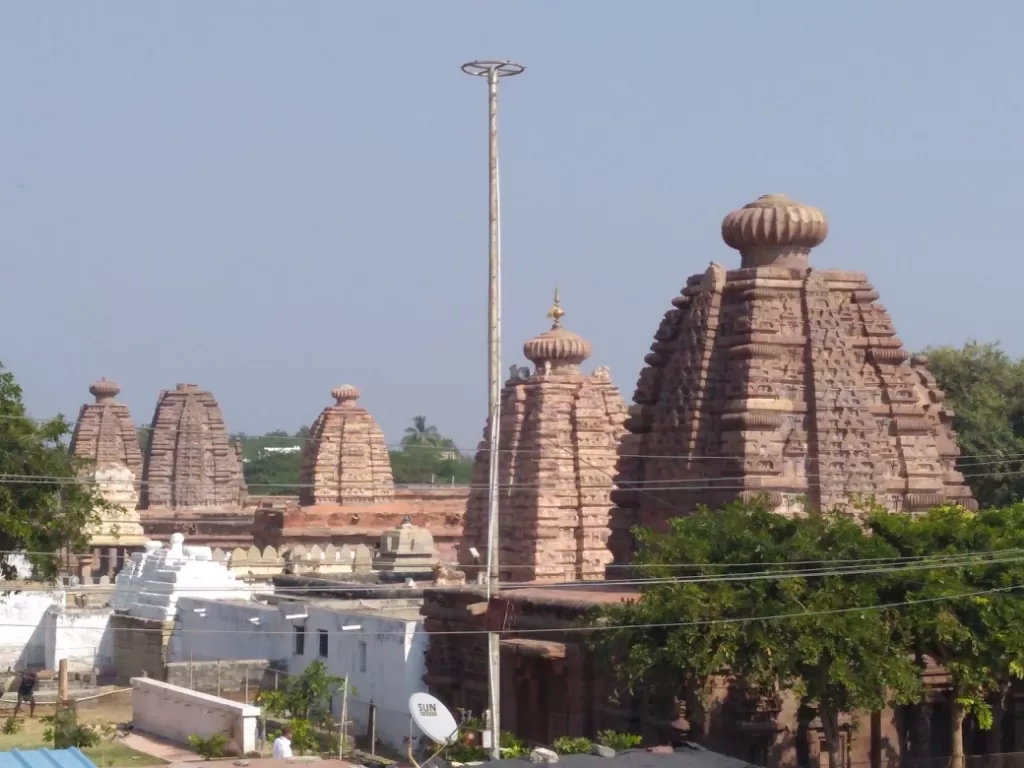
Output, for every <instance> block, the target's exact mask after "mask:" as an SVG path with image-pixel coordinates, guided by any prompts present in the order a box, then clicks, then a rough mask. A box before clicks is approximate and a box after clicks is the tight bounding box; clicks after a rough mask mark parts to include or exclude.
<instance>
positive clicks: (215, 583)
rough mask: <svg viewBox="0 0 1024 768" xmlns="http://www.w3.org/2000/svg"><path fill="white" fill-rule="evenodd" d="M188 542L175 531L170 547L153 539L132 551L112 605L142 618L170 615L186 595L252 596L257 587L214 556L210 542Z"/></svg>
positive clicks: (163, 618) (212, 597)
mask: <svg viewBox="0 0 1024 768" xmlns="http://www.w3.org/2000/svg"><path fill="white" fill-rule="evenodd" d="M184 543H185V537H184V536H183V535H182V534H180V533H175V534H174V535H172V536H171V545H170V547H168V548H167V549H164V548H163V546H162V545H161V544H160V543H159V542H153V541H151V542H148V543H147V544H146V549H145V552H136V553H135V554H133V555H132V557H131V560H129V561H128V562H127V563H125V566H124V568H123V569H122V570H121V572H120V573H119V574H118V575H117V579H116V581H115V585H114V592H113V594H112V595H111V597H110V607H111V608H113V610H114V611H117V612H119V613H127V614H128V615H130V616H135V617H136V618H140V619H152V620H155V621H169V620H171V619H173V618H174V615H175V612H176V611H177V607H178V598H181V597H203V598H207V599H210V600H250V599H252V590H251V589H250V588H249V587H248V586H247V585H246V584H245V582H242V581H240V580H239V579H238V577H237V576H236V575H235V574H234V573H233V572H232V571H231V570H230V569H228V568H227V567H226V566H225V565H224V563H218V562H214V560H213V558H212V553H211V552H210V548H209V547H186V546H184Z"/></svg>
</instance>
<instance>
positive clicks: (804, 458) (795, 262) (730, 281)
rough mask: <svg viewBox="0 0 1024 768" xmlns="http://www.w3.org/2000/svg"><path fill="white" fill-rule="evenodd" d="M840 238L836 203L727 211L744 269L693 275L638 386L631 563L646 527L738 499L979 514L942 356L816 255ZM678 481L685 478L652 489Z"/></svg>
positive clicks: (795, 506)
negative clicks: (823, 266) (946, 507)
mask: <svg viewBox="0 0 1024 768" xmlns="http://www.w3.org/2000/svg"><path fill="white" fill-rule="evenodd" d="M827 235H828V222H827V219H826V218H825V215H824V214H823V213H822V212H821V211H819V210H818V209H816V208H812V207H811V206H808V205H803V204H801V203H796V202H793V201H792V200H790V199H789V198H787V197H785V196H783V195H766V196H764V197H761V198H759V199H758V200H756V201H755V202H753V203H750V204H749V205H746V206H744V207H743V208H741V209H740V210H738V211H733V212H732V213H730V214H729V215H728V216H726V217H725V220H724V221H723V223H722V237H723V239H724V240H725V242H726V244H727V245H729V246H730V247H732V248H735V249H737V250H739V252H740V254H741V259H742V261H741V265H740V269H738V270H734V271H726V270H725V269H724V268H722V267H720V266H718V265H715V264H712V265H711V267H709V268H708V270H707V271H706V272H705V273H704V274H703V275H694V276H693V277H691V278H689V280H687V283H686V286H685V287H684V288H683V290H682V292H681V295H680V296H678V297H676V298H675V299H674V300H673V301H672V304H673V306H672V308H671V309H669V311H668V312H666V313H665V315H664V318H663V319H662V321H661V325H660V327H659V328H658V330H657V332H656V333H655V341H654V344H653V345H652V346H651V352H650V354H648V355H647V356H646V358H645V362H646V363H647V367H645V368H644V369H643V371H642V372H641V374H640V379H639V381H638V383H637V389H636V392H635V393H634V395H633V402H634V405H633V407H632V408H631V409H630V414H631V415H630V418H629V420H628V421H627V423H626V426H627V428H628V429H629V431H630V433H631V434H630V435H629V436H628V437H627V438H626V439H625V440H624V443H623V448H622V452H623V459H622V461H621V462H620V465H619V466H620V472H619V476H618V487H619V488H620V489H621V490H617V491H616V492H615V499H616V502H617V503H618V506H619V508H618V509H617V510H616V511H615V512H614V513H613V525H614V527H615V530H616V531H617V533H616V537H615V542H614V544H613V548H614V549H615V551H616V557H617V558H619V559H620V561H622V562H625V561H626V560H628V558H629V550H630V547H631V543H630V542H629V540H628V533H627V532H628V530H629V529H630V527H631V526H632V525H635V524H640V525H647V526H655V527H659V526H662V525H664V524H665V522H666V520H667V518H669V517H671V516H674V515H679V514H685V513H686V512H687V511H688V510H692V509H694V508H695V507H696V506H698V505H700V504H706V505H709V506H715V505H718V504H722V503H726V502H728V501H731V500H734V499H737V498H740V499H748V500H749V499H753V498H761V499H763V500H764V501H765V502H766V503H767V504H768V505H769V506H770V507H771V508H773V509H775V510H777V511H778V512H781V513H784V514H800V513H802V512H803V510H804V505H805V504H807V505H809V506H810V507H812V508H816V509H831V508H834V507H837V506H838V507H840V508H844V509H848V510H850V512H851V513H853V514H856V513H857V507H856V503H857V501H858V499H865V498H868V497H874V498H875V499H876V500H877V501H878V502H879V503H881V504H882V505H884V506H886V507H888V508H889V509H892V510H896V511H898V510H906V511H909V512H915V511H918V510H923V509H927V508H929V507H930V506H934V505H936V504H940V503H954V504H962V505H963V506H965V507H968V508H972V509H974V508H977V504H976V503H975V501H974V499H973V498H972V497H971V492H970V489H969V488H968V487H967V486H966V484H965V483H964V479H963V476H962V475H961V474H960V473H959V472H957V470H956V466H955V459H956V457H957V455H958V454H959V451H958V450H957V448H956V436H955V434H954V433H953V430H952V413H951V412H950V411H948V410H947V409H946V408H945V406H944V405H943V400H944V396H943V394H942V392H940V391H939V390H938V388H937V387H936V384H935V379H934V378H933V377H932V376H931V374H930V373H928V371H927V366H926V362H925V361H923V360H920V359H915V360H914V361H913V362H912V364H911V365H909V366H908V365H906V361H907V359H908V358H909V355H908V354H907V352H906V350H905V349H904V348H903V343H902V342H901V341H900V340H899V339H898V338H897V337H896V331H895V330H894V329H893V326H892V320H891V318H890V317H889V314H888V313H887V312H886V311H885V308H884V307H882V306H881V305H879V304H876V303H875V300H876V299H877V298H878V292H877V291H875V289H874V288H873V286H872V285H871V284H870V283H868V282H867V279H866V277H865V276H864V275H863V274H862V273H859V272H847V271H842V270H838V269H827V270H818V269H813V268H812V267H811V266H810V264H809V263H808V255H809V253H810V250H811V249H812V248H814V247H815V246H816V245H818V244H819V243H821V242H822V241H823V240H824V239H825V237H826V236H827ZM630 456H634V457H641V456H643V457H646V458H643V459H640V458H630ZM665 478H671V479H672V483H671V484H670V485H671V487H665V488H664V489H662V490H659V489H657V487H656V486H655V485H652V482H656V481H663V480H664V479H665ZM638 487H644V488H645V491H644V492H640V491H637V490H631V489H635V488H638Z"/></svg>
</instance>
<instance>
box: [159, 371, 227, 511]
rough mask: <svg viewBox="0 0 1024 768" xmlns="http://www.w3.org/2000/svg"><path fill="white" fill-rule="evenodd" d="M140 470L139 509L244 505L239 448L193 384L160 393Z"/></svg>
mask: <svg viewBox="0 0 1024 768" xmlns="http://www.w3.org/2000/svg"><path fill="white" fill-rule="evenodd" d="M152 430H153V432H152V436H151V438H150V441H149V450H148V451H147V453H146V457H145V463H144V468H143V481H144V482H143V489H142V506H143V508H144V509H157V508H162V509H171V510H177V511H185V510H200V511H201V510H203V509H211V508H215V509H223V510H237V509H238V508H240V507H241V506H242V505H243V504H244V503H245V498H246V492H245V478H244V475H243V474H242V462H241V459H240V455H239V448H238V446H237V445H236V444H232V443H231V442H229V440H228V433H227V429H226V428H225V426H224V417H223V415H222V414H221V410H220V406H219V405H217V401H216V399H215V398H214V397H213V395H212V394H211V393H210V392H208V391H206V390H204V389H200V388H199V387H198V386H196V385H195V384H178V385H177V387H175V388H174V389H172V390H165V391H163V392H161V393H160V398H159V400H158V401H157V404H156V411H155V412H154V414H153V426H152Z"/></svg>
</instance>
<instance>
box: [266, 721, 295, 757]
mask: <svg viewBox="0 0 1024 768" xmlns="http://www.w3.org/2000/svg"><path fill="white" fill-rule="evenodd" d="M291 756H292V729H291V728H288V727H286V728H285V729H284V730H283V731H281V735H280V736H278V737H277V738H276V739H274V749H273V751H272V752H271V757H276V758H278V759H279V760H287V759H288V758H290V757H291Z"/></svg>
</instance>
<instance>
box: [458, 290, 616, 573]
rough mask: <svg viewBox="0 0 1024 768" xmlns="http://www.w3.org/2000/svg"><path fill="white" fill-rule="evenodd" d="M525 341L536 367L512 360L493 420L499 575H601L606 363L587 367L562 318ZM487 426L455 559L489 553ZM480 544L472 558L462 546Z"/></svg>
mask: <svg viewBox="0 0 1024 768" xmlns="http://www.w3.org/2000/svg"><path fill="white" fill-rule="evenodd" d="M548 314H549V317H551V318H552V320H553V321H554V322H553V324H552V326H551V329H550V330H548V331H545V332H544V333H542V334H540V335H539V336H537V337H536V338H533V339H530V340H529V341H527V342H526V343H525V344H524V345H523V353H524V354H525V355H526V358H527V359H528V360H530V361H531V362H532V363H533V365H534V368H533V370H532V371H531V370H529V369H526V368H522V369H518V368H513V369H512V376H511V378H510V379H509V380H508V381H507V382H506V383H505V386H504V388H503V389H502V392H501V419H500V422H499V429H500V434H499V450H500V462H499V484H500V489H499V490H500V493H499V504H500V507H499V512H500V514H499V520H500V531H499V546H500V554H499V564H500V566H501V568H500V570H501V579H502V580H503V581H512V582H521V581H547V582H551V581H567V580H577V579H601V578H604V573H605V567H606V566H607V564H608V563H609V562H611V559H612V558H611V552H610V550H609V549H608V544H607V540H608V531H609V528H608V525H609V512H610V510H611V507H612V503H611V500H610V494H611V491H612V481H613V477H614V472H615V464H616V459H617V455H618V454H617V450H618V445H619V440H620V439H621V437H622V436H623V435H624V433H625V429H624V427H623V421H624V419H625V417H626V407H625V403H624V402H623V400H622V396H621V395H620V394H619V390H618V389H617V388H616V387H615V385H614V384H612V382H611V379H610V376H609V373H608V369H607V368H604V367H600V368H598V369H596V370H595V371H594V372H593V374H591V375H589V376H587V375H585V374H583V373H582V372H581V371H580V365H581V364H582V363H583V362H584V361H585V360H586V359H587V358H589V357H590V353H591V345H590V342H589V341H587V340H586V339H584V338H582V337H580V336H578V335H576V334H575V333H572V332H571V331H568V330H566V329H565V328H563V327H562V322H561V321H562V316H563V314H564V313H563V311H562V307H561V303H560V302H559V299H558V292H557V291H556V292H555V304H554V307H552V309H551V311H550V312H549V313H548ZM488 439H489V435H488V429H487V428H485V429H484V439H483V441H482V442H481V443H480V447H479V450H478V451H477V455H476V463H475V466H474V473H473V489H472V491H471V492H470V497H469V502H468V505H467V509H466V521H465V532H464V535H463V541H462V543H461V546H460V547H459V562H460V563H461V564H463V565H466V566H472V565H475V564H477V563H479V564H480V565H485V564H486V562H487V522H488V494H487V481H488V464H489V449H488V445H489V443H488ZM471 547H472V548H475V549H476V550H477V551H478V552H479V560H477V559H476V558H474V557H473V556H472V553H471V552H470V548H471Z"/></svg>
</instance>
